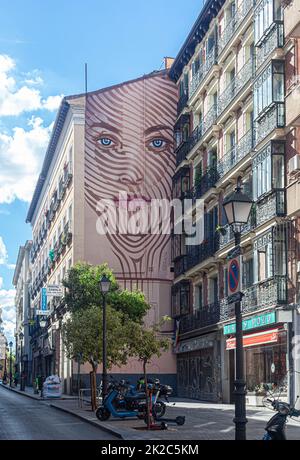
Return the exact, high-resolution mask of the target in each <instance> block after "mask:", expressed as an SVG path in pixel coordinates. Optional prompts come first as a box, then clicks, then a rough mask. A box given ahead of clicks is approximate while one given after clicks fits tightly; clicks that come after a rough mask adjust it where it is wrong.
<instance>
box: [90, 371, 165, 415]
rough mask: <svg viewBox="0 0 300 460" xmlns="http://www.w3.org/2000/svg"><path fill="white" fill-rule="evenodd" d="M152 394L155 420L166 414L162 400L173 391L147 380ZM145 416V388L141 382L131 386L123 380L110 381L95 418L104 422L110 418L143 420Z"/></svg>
mask: <svg viewBox="0 0 300 460" xmlns="http://www.w3.org/2000/svg"><path fill="white" fill-rule="evenodd" d="M150 388H151V390H152V391H151V393H152V397H151V398H152V413H153V416H154V418H155V419H156V420H158V419H159V418H161V417H163V416H164V414H165V412H166V404H165V402H164V401H163V400H162V397H163V398H164V399H165V401H168V396H169V395H170V394H172V392H173V389H172V387H170V386H169V385H162V384H161V383H160V381H159V380H158V379H157V380H155V381H151V380H149V382H148V389H150ZM146 414H147V406H146V388H145V385H144V383H143V382H142V381H139V382H138V384H137V385H136V386H135V385H131V384H130V382H126V381H124V380H121V381H115V380H113V379H112V381H111V382H110V383H109V386H108V393H107V396H106V398H105V399H104V401H103V402H102V405H101V406H100V407H99V408H98V409H97V411H96V416H97V418H98V419H99V420H101V421H106V420H108V419H109V418H110V416H113V417H118V418H127V417H137V418H139V419H145V417H146Z"/></svg>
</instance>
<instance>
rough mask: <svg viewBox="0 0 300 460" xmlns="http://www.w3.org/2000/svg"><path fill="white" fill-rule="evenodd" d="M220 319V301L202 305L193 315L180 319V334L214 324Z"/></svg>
mask: <svg viewBox="0 0 300 460" xmlns="http://www.w3.org/2000/svg"><path fill="white" fill-rule="evenodd" d="M219 321H220V303H219V302H216V303H213V304H210V305H206V306H205V307H201V308H200V309H199V310H197V311H195V312H194V313H193V314H192V315H188V316H184V317H183V318H182V319H181V321H180V334H185V333H187V332H192V331H194V330H197V329H201V328H203V327H207V326H212V325H214V324H217V323H218V322H219Z"/></svg>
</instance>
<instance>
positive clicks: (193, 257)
mask: <svg viewBox="0 0 300 460" xmlns="http://www.w3.org/2000/svg"><path fill="white" fill-rule="evenodd" d="M219 247H220V245H219V236H218V234H215V235H214V236H212V237H210V238H207V239H205V240H204V241H203V242H202V243H201V244H199V245H197V246H188V247H187V250H188V254H187V262H186V265H187V266H186V269H187V270H190V269H191V268H193V267H195V266H196V265H198V264H200V263H201V262H203V261H204V260H206V259H209V258H210V257H213V256H214V254H215V253H216V252H217V251H218V250H219Z"/></svg>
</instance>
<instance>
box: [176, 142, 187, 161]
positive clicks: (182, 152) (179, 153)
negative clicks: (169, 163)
mask: <svg viewBox="0 0 300 460" xmlns="http://www.w3.org/2000/svg"><path fill="white" fill-rule="evenodd" d="M189 151H190V142H189V141H188V140H186V141H184V142H182V143H181V144H180V145H179V146H178V148H177V149H176V166H179V165H180V163H182V162H183V161H184V160H186V156H187V154H188V153H189Z"/></svg>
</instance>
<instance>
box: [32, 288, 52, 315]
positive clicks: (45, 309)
mask: <svg viewBox="0 0 300 460" xmlns="http://www.w3.org/2000/svg"><path fill="white" fill-rule="evenodd" d="M40 307H41V309H40V310H36V312H35V313H36V315H38V316H42V315H45V316H46V315H49V314H50V310H48V298H47V289H46V288H42V289H41V305H40Z"/></svg>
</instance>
